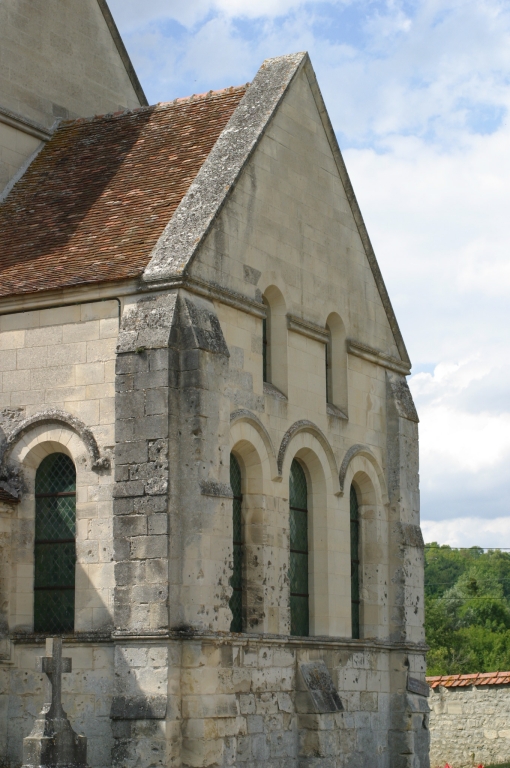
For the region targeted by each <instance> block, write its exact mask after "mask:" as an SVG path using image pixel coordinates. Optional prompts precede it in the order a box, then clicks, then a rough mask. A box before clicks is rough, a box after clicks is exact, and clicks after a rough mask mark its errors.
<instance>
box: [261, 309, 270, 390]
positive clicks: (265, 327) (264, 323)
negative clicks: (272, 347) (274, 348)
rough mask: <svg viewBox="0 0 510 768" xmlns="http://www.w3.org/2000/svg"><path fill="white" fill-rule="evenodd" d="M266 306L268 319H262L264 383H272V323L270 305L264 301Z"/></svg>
mask: <svg viewBox="0 0 510 768" xmlns="http://www.w3.org/2000/svg"><path fill="white" fill-rule="evenodd" d="M264 305H265V307H266V317H264V318H263V319H262V381H267V382H269V381H270V372H269V362H270V355H269V349H268V347H269V333H268V326H269V324H270V322H271V320H270V317H269V313H270V311H271V310H270V309H269V304H268V303H267V301H266V300H265V299H264Z"/></svg>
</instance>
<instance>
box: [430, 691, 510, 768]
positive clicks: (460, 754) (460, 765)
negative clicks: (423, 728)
mask: <svg viewBox="0 0 510 768" xmlns="http://www.w3.org/2000/svg"><path fill="white" fill-rule="evenodd" d="M429 705H430V765H431V766H432V768H436V766H444V764H445V763H446V762H447V763H449V764H450V765H452V766H453V768H472V766H476V765H479V764H480V763H483V764H485V765H489V764H493V763H494V764H497V763H506V762H507V761H508V760H509V759H510V686H509V685H485V686H476V685H472V686H469V687H466V688H445V687H443V686H439V687H438V688H436V689H434V690H432V691H431V694H430V698H429Z"/></svg>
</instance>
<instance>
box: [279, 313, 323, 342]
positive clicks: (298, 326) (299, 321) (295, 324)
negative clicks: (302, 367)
mask: <svg viewBox="0 0 510 768" xmlns="http://www.w3.org/2000/svg"><path fill="white" fill-rule="evenodd" d="M287 328H288V329H289V331H294V332H295V333H300V334H301V336H307V337H308V338H309V339H313V340H314V341H320V342H321V343H322V344H327V343H328V341H329V333H328V332H327V330H326V329H325V328H323V327H321V326H320V325H316V324H315V323H312V322H311V321H310V320H303V318H301V317H297V315H291V314H288V315H287Z"/></svg>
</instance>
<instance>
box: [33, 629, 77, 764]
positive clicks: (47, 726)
mask: <svg viewBox="0 0 510 768" xmlns="http://www.w3.org/2000/svg"><path fill="white" fill-rule="evenodd" d="M46 652H47V653H48V656H43V657H42V658H41V659H40V662H41V663H40V669H41V671H42V672H44V673H45V674H46V675H47V677H48V680H49V689H50V690H49V691H48V693H49V696H48V698H49V699H50V701H47V703H46V704H45V705H44V707H43V709H42V711H41V712H40V714H39V716H38V718H37V719H36V721H35V724H34V727H33V728H32V732H31V733H30V735H29V736H27V737H26V738H25V739H23V768H55V766H63V768H82V767H83V768H85V766H86V765H87V739H86V738H85V737H84V736H80V735H78V734H76V733H75V732H74V731H73V729H72V727H71V723H70V722H69V720H68V718H67V715H66V713H65V711H64V709H63V707H62V673H66V672H71V670H72V664H71V659H70V658H62V640H61V639H60V638H50V639H48V640H46Z"/></svg>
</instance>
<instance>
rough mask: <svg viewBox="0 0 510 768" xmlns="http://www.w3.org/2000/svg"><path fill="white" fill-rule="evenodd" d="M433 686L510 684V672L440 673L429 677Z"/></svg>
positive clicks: (428, 680) (455, 686) (429, 682)
mask: <svg viewBox="0 0 510 768" xmlns="http://www.w3.org/2000/svg"><path fill="white" fill-rule="evenodd" d="M426 680H427V683H428V684H429V686H430V687H431V688H438V687H439V686H440V685H442V686H443V687H444V688H465V687H466V686H468V685H510V672H477V673H475V674H472V675H438V676H436V677H427V678H426Z"/></svg>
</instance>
